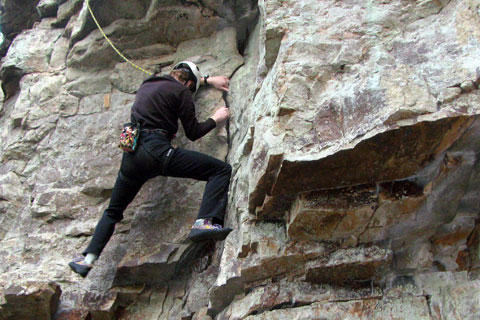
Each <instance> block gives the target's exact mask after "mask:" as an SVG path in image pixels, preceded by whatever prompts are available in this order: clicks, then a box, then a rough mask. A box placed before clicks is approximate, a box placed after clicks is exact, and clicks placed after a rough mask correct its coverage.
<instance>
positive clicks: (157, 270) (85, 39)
mask: <svg viewBox="0 0 480 320" xmlns="http://www.w3.org/2000/svg"><path fill="white" fill-rule="evenodd" d="M89 3H90V5H91V7H92V9H93V11H94V13H95V15H96V16H97V18H98V21H99V22H100V24H101V25H102V26H103V28H104V31H105V33H106V34H107V36H108V37H109V38H110V39H111V40H112V41H113V43H114V44H115V45H116V46H117V47H118V49H119V50H121V51H122V53H124V54H125V55H126V56H127V57H128V58H129V59H131V60H132V62H134V63H135V64H137V65H139V66H142V67H143V68H145V69H146V70H148V71H149V72H159V73H166V72H168V71H169V70H170V68H171V67H172V66H173V65H174V64H175V63H176V62H178V61H181V60H184V59H189V60H191V61H193V62H195V63H197V64H198V65H199V67H200V69H201V71H202V73H205V74H210V75H225V76H228V77H230V78H231V82H230V92H229V94H228V96H227V97H226V98H224V97H222V94H221V92H219V91H217V90H215V89H214V88H208V87H204V88H201V90H200V92H199V93H198V94H197V96H196V105H197V113H198V118H199V119H201V120H204V119H206V118H208V117H209V115H210V114H211V113H212V112H213V110H215V108H216V107H217V106H220V105H222V104H225V100H224V99H226V100H227V101H228V103H229V105H230V108H231V110H232V119H231V121H230V137H231V141H230V148H228V143H227V134H226V131H225V129H223V128H217V129H215V130H214V131H213V132H212V133H210V134H209V135H208V136H206V137H204V138H203V139H201V141H198V142H195V143H192V142H190V141H188V140H187V139H186V137H185V136H184V134H183V133H180V134H179V136H178V137H177V139H176V141H175V143H176V144H177V145H178V146H179V147H182V148H188V149H192V150H196V151H200V152H204V153H207V154H210V155H212V156H215V157H217V158H219V159H222V160H223V159H225V158H226V159H227V161H228V162H229V163H230V164H231V165H232V167H233V177H232V181H231V186H230V190H229V191H230V192H229V206H228V215H227V220H226V224H227V225H228V226H230V227H232V228H233V229H234V231H233V232H232V233H231V234H230V235H229V237H228V238H227V239H226V241H225V242H222V243H217V244H212V243H204V244H201V245H194V244H192V243H189V242H188V241H187V240H186V236H187V234H188V232H189V228H190V225H191V224H192V223H193V222H194V220H195V218H196V214H197V210H198V208H199V206H200V200H201V195H202V192H203V187H204V183H203V182H196V181H190V180H182V179H175V178H166V177H158V178H156V179H153V180H151V181H149V182H148V183H147V184H145V185H144V186H143V188H142V190H141V192H140V193H139V194H138V196H137V197H136V199H135V200H134V201H133V203H132V204H131V205H130V206H129V207H128V209H127V210H126V212H125V214H124V216H125V218H124V220H123V221H122V222H121V223H119V224H118V225H117V229H116V231H115V234H114V236H113V238H112V240H111V241H110V243H109V244H108V246H107V247H106V249H105V251H104V253H103V254H102V256H101V257H100V259H99V260H98V261H97V263H96V265H95V268H94V269H93V270H92V271H91V272H90V274H89V275H88V277H87V278H86V279H81V278H79V277H77V276H76V275H75V274H72V272H71V271H70V270H69V268H68V266H67V263H68V262H69V261H70V260H71V259H72V258H73V257H74V256H75V255H76V254H78V253H79V252H81V251H82V250H83V249H84V248H85V247H86V245H87V244H88V242H89V240H90V236H91V235H92V233H93V230H94V227H95V225H96V222H97V220H98V219H99V217H100V216H101V214H102V212H103V210H104V209H105V207H106V206H107V204H108V200H109V196H110V194H111V190H112V187H113V183H114V181H115V178H116V174H117V170H118V167H119V165H120V158H121V152H120V151H119V149H118V148H117V147H116V139H117V136H118V133H119V129H120V126H121V124H122V123H123V122H124V121H125V120H127V119H128V118H129V111H130V107H131V105H132V103H133V100H134V98H135V91H136V89H137V88H138V86H139V85H140V84H141V82H142V81H143V80H144V79H145V78H146V77H147V74H145V73H144V72H142V71H141V70H139V69H136V68H133V67H132V66H131V65H130V64H128V63H127V62H125V61H123V60H122V58H121V57H119V56H118V55H117V54H116V53H115V51H114V50H113V49H112V48H111V47H110V46H109V44H108V43H107V42H106V41H105V39H104V38H103V36H102V35H101V33H100V32H99V31H98V30H97V28H96V25H95V23H94V22H93V20H92V18H91V16H90V14H89V11H88V9H87V6H86V2H84V1H80V0H67V1H62V0H56V1H54V0H52V1H51V0H48V1H47V0H42V1H26V0H23V1H8V0H4V1H1V10H2V20H1V28H2V31H3V33H4V36H5V41H4V43H3V45H2V46H3V47H2V48H4V49H5V50H4V52H2V53H1V55H2V56H3V58H2V60H1V67H0V77H1V80H2V94H3V103H2V104H1V105H0V128H1V131H0V135H1V138H0V141H1V142H2V143H1V144H0V261H2V262H3V263H1V264H0V319H33V318H34V319H82V320H83V319H125V320H127V319H147V320H148V319H229V320H233V319H287V318H288V319H320V318H322V319H347V318H348V319H456V318H463V319H478V318H480V307H479V303H478V301H479V299H480V225H479V222H478V221H479V218H480V212H479V210H480V209H479V208H480V197H479V192H480V161H479V159H480V151H479V150H480V117H479V115H480V90H479V84H480V60H479V59H478V57H479V56H480V4H479V3H478V1H475V0H463V1H461V0H451V1H447V0H435V1H434V0H425V1H407V2H405V1H399V0H396V1H395V0H394V1H383V2H365V1H357V0H349V1H333V0H331V1H315V0H306V1H280V0H270V1H263V0H260V1H258V3H257V1H253V0H251V1H237V0H229V1H219V0H203V1H169V0H162V1H149V0H136V1H121V0H115V1H108V2H107V1H102V0H96V1H95V0H90V1H89ZM7 49H8V51H7ZM32 317H33V318H32Z"/></svg>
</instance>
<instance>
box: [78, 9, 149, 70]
mask: <svg viewBox="0 0 480 320" xmlns="http://www.w3.org/2000/svg"><path fill="white" fill-rule="evenodd" d="M88 1H89V0H85V2H86V4H87V8H88V11H90V14H91V16H92V19H93V21H95V24H96V25H97V27H98V30H100V33H101V34H102V35H103V37H104V38H105V40H107V42H108V43H109V44H110V46H111V47H112V48H113V50H115V52H116V53H118V55H119V56H120V57H122V58H123V60H125V61H126V62H128V63H129V64H130V65H131V66H132V67H134V68H137V69H138V70H141V71H143V72H145V73H146V74H148V75H149V76H151V75H153V73H152V72H150V71H147V70H145V69H143V68H142V67H140V66H137V65H136V64H135V63H133V62H132V61H130V60H128V59H127V58H126V57H125V56H124V55H123V54H122V53H121V52H120V50H118V49H117V47H115V45H114V44H113V43H112V41H110V39H108V37H107V35H106V34H105V32H104V31H103V29H102V27H100V24H99V23H98V21H97V18H95V15H94V14H93V10H92V8H91V7H90V3H89V2H88Z"/></svg>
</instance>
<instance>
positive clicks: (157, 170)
mask: <svg viewBox="0 0 480 320" xmlns="http://www.w3.org/2000/svg"><path fill="white" fill-rule="evenodd" d="M200 84H208V85H213V86H214V87H215V88H217V89H220V90H223V91H228V89H229V88H228V87H229V80H228V78H226V77H222V76H215V77H213V76H212V77H209V76H204V77H202V76H201V73H200V70H199V69H198V67H197V66H196V65H195V64H194V63H192V62H189V61H182V62H180V63H178V64H176V65H175V66H174V68H173V70H172V71H171V72H170V74H169V75H164V76H152V77H150V78H148V79H146V80H145V81H144V82H143V83H142V85H141V86H140V88H139V90H138V91H137V95H136V98H135V102H134V103H133V106H132V111H131V121H132V122H133V123H139V124H140V128H141V131H140V137H139V140H138V145H137V149H136V150H135V152H133V153H127V152H124V154H123V158H122V163H121V166H120V170H119V172H118V176H117V180H116V182H115V185H114V187H113V190H112V196H111V198H110V204H109V205H108V207H107V209H106V210H105V211H104V213H103V216H102V217H101V219H100V221H99V222H98V224H97V227H96V229H95V232H94V234H93V237H92V239H91V241H90V244H89V246H88V247H87V248H86V249H85V251H84V252H83V256H84V257H83V258H80V259H75V260H73V261H72V262H70V263H69V266H70V267H71V268H72V269H73V271H75V272H76V273H78V274H79V275H81V276H82V277H85V276H86V275H87V274H88V272H89V271H90V270H91V269H92V267H93V263H94V262H95V261H96V260H97V259H98V257H99V256H100V254H101V252H102V250H103V248H104V247H105V245H106V244H107V242H108V241H109V239H110V237H111V236H112V234H113V232H114V229H115V224H116V223H117V222H119V221H120V220H122V218H123V212H124V210H125V209H126V208H127V206H128V205H129V204H130V202H132V200H133V199H134V198H135V195H136V194H137V193H138V191H139V190H140V188H141V187H142V185H143V184H144V183H145V182H147V181H148V180H149V179H151V178H154V177H156V176H159V175H162V176H169V177H181V178H192V179H196V180H202V181H207V184H206V186H205V191H204V194H203V199H202V203H201V206H200V210H199V213H198V218H197V220H196V221H195V223H194V225H193V226H192V229H191V231H190V234H189V236H188V237H189V239H191V240H192V241H195V242H198V241H204V240H224V239H225V238H226V237H227V235H228V234H229V233H230V232H231V231H232V229H230V228H224V227H223V226H222V225H223V219H224V216H225V211H226V205H227V193H228V186H229V184H230V176H231V172H232V168H231V166H230V165H229V164H227V163H225V162H223V161H220V160H218V159H216V158H213V157H210V156H208V155H205V154H202V153H199V152H195V151H189V150H184V149H180V148H173V147H172V145H171V143H170V142H171V139H172V138H173V137H174V136H175V134H176V132H177V130H178V119H180V121H181V123H182V126H183V128H184V131H185V134H186V136H187V138H188V139H190V140H191V141H194V140H197V139H199V138H201V137H203V136H204V135H206V134H207V133H208V132H210V131H211V130H212V129H214V128H215V127H216V126H220V125H221V124H223V123H224V122H225V121H226V120H227V119H228V118H229V117H230V114H229V111H228V108H226V107H225V106H222V107H220V108H218V109H217V110H216V111H215V112H214V113H213V115H212V116H211V117H210V118H209V119H207V120H206V121H205V122H198V121H197V118H196V115H195V105H194V102H193V94H195V93H196V92H197V91H198V88H199V87H200Z"/></svg>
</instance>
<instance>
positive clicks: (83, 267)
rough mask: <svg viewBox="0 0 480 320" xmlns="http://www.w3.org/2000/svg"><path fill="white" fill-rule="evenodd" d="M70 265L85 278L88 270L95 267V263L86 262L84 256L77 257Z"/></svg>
mask: <svg viewBox="0 0 480 320" xmlns="http://www.w3.org/2000/svg"><path fill="white" fill-rule="evenodd" d="M68 265H69V266H70V268H72V270H73V271H74V272H76V273H78V274H79V275H80V276H82V277H83V278H85V277H86V276H87V274H88V272H89V271H90V270H91V269H92V268H93V265H91V264H88V263H86V262H85V260H83V258H76V259H74V260H73V261H72V262H70V263H69V264H68Z"/></svg>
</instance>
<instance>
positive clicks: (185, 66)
mask: <svg viewBox="0 0 480 320" xmlns="http://www.w3.org/2000/svg"><path fill="white" fill-rule="evenodd" d="M173 70H182V71H185V72H186V73H188V74H189V75H190V79H189V80H192V81H193V82H195V91H193V90H192V91H193V93H196V92H197V91H198V88H199V87H200V79H201V78H202V75H201V73H200V69H198V67H197V65H196V64H195V63H193V62H190V61H180V62H179V63H177V64H176V65H175V66H174V67H173Z"/></svg>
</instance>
